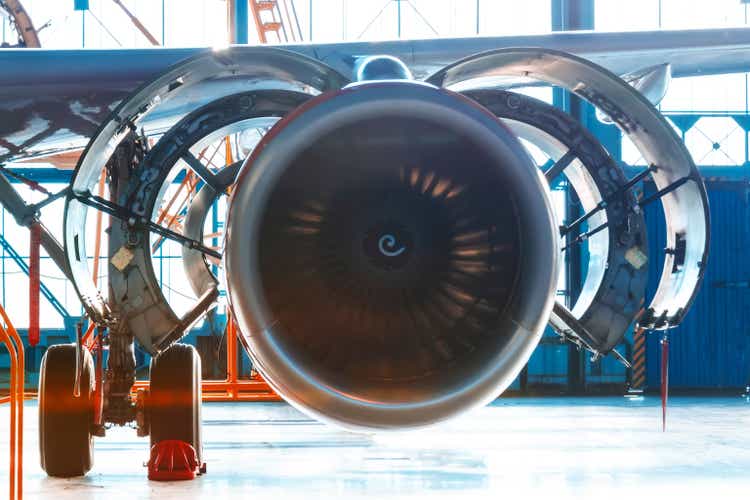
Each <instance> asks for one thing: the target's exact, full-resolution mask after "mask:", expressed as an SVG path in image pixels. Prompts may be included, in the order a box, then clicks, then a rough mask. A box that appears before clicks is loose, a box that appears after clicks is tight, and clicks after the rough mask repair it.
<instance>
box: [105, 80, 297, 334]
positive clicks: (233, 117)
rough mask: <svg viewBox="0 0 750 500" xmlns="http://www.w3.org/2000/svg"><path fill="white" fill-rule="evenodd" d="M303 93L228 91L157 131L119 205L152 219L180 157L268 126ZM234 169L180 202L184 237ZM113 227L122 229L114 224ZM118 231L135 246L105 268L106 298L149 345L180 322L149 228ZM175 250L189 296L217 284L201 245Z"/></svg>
mask: <svg viewBox="0 0 750 500" xmlns="http://www.w3.org/2000/svg"><path fill="white" fill-rule="evenodd" d="M307 99H309V95H308V94H304V93H301V92H293V91H288V90H268V91H262V90H258V91H250V92H242V93H239V94H232V95H229V96H226V97H223V98H220V99H217V100H215V101H213V102H211V103H209V104H207V105H205V106H202V107H200V108H198V109H197V110H195V111H194V112H192V113H190V114H189V115H188V116H186V117H185V118H183V119H182V120H181V121H180V122H179V123H178V124H177V125H175V126H174V127H172V128H171V129H170V130H169V131H168V132H167V133H166V134H164V135H163V136H162V137H161V138H160V140H159V142H157V144H156V145H154V147H153V148H152V149H151V150H150V151H149V152H148V154H147V155H146V156H145V158H144V159H143V161H142V162H141V163H140V164H139V165H138V166H137V167H136V169H135V171H134V173H133V176H132V177H133V179H132V180H131V181H130V185H129V186H128V193H127V194H126V195H125V196H123V200H122V203H123V205H124V206H125V207H126V208H127V209H128V210H129V211H131V212H132V213H135V214H138V215H139V216H142V217H147V218H150V220H156V219H157V213H158V209H159V208H160V206H161V203H162V201H163V197H164V193H165V191H166V189H167V188H168V186H169V185H170V184H171V183H172V182H173V179H174V177H175V176H176V175H177V174H178V173H179V172H180V171H181V170H182V168H183V165H182V163H181V162H182V161H183V160H184V158H185V157H186V155H193V157H195V158H198V157H199V156H200V154H201V151H204V150H205V148H207V147H208V146H210V145H213V144H215V143H216V142H217V141H219V140H223V139H224V138H225V137H228V136H232V135H234V134H241V133H242V132H243V131H245V130H254V129H256V128H264V129H265V128H268V127H270V126H271V125H273V124H274V123H275V122H276V121H277V120H278V118H279V117H280V116H283V115H284V114H286V113H288V112H289V111H291V110H293V109H294V108H296V107H297V106H299V105H300V104H301V103H303V102H305V101H306V100H307ZM235 154H236V155H239V157H238V158H237V160H238V161H240V160H242V159H244V156H242V155H243V154H244V153H243V152H241V151H235ZM238 169H239V164H235V165H232V166H227V167H225V168H222V169H220V170H218V171H211V170H209V171H208V172H207V174H206V173H204V175H208V176H213V179H214V180H213V181H212V182H213V183H215V184H217V186H216V187H221V188H222V192H221V193H219V192H217V190H216V189H215V187H214V186H211V185H209V183H204V184H203V187H202V188H201V189H200V191H199V193H198V194H197V195H196V197H195V198H194V199H193V200H192V201H191V203H190V205H189V206H188V212H187V216H186V219H185V221H184V224H183V226H184V228H183V231H182V233H183V235H184V236H187V237H189V238H192V239H193V240H195V241H201V242H202V241H203V229H204V222H205V218H206V214H207V211H208V209H209V208H210V206H211V204H212V203H213V202H214V201H215V200H216V199H217V198H218V197H219V196H220V195H222V194H224V191H223V190H224V189H226V188H228V187H229V186H230V185H231V184H233V183H234V177H235V175H236V174H237V171H238ZM114 230H115V231H118V232H122V229H120V228H115V229H114ZM124 232H125V233H126V234H125V237H124V238H123V240H124V241H132V242H135V244H133V245H132V246H133V247H137V248H138V250H137V252H136V253H135V257H134V258H133V260H132V261H131V263H130V266H129V267H128V268H127V269H125V270H124V272H123V271H119V270H113V271H112V274H111V276H110V283H111V287H112V289H113V290H115V292H116V293H115V294H114V295H113V297H112V299H111V302H112V305H113V306H114V307H115V308H116V309H117V310H120V311H123V312H124V313H125V314H124V321H125V322H127V323H128V325H129V328H130V330H131V331H133V333H134V334H135V336H136V337H137V338H138V339H139V341H140V342H141V344H143V345H144V346H151V344H152V342H153V341H154V339H161V338H163V337H164V336H165V335H167V334H168V333H170V335H171V336H173V335H175V334H176V333H178V332H175V328H178V327H179V326H181V325H183V322H182V321H181V318H180V317H179V315H178V313H177V312H175V311H174V309H173V308H172V306H171V305H170V304H169V301H168V300H167V298H166V297H165V296H164V293H163V291H162V289H161V287H160V285H159V279H158V275H157V273H156V271H155V270H154V265H153V261H152V255H151V253H152V249H151V245H152V243H153V241H152V238H151V235H150V234H149V231H148V230H147V229H146V228H144V227H131V228H129V229H127V230H125V231H124ZM182 254H183V266H184V269H185V272H186V275H187V278H188V280H189V282H190V285H191V287H192V289H193V292H194V294H195V297H196V300H197V299H198V298H199V297H202V296H203V295H204V294H205V293H207V292H208V291H209V290H210V289H212V288H215V287H216V286H217V285H218V280H217V277H216V276H215V274H214V272H213V270H212V269H211V266H212V265H214V266H215V265H217V264H219V262H217V261H216V260H214V261H213V262H208V261H207V258H206V256H205V255H204V254H203V253H202V252H201V251H199V250H196V249H192V248H190V247H187V246H183V249H182ZM128 290H148V292H149V293H141V294H133V293H127V291H128ZM146 314H148V316H146ZM157 314H158V316H157ZM147 348H149V347H147Z"/></svg>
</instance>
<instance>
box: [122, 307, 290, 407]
mask: <svg viewBox="0 0 750 500" xmlns="http://www.w3.org/2000/svg"><path fill="white" fill-rule="evenodd" d="M226 342H227V378H226V379H224V380H204V381H203V383H202V389H203V401H282V399H281V398H280V397H279V395H278V394H276V393H275V392H274V390H273V389H272V388H271V386H269V385H268V382H266V381H265V380H263V377H261V376H260V375H258V374H257V373H253V375H252V377H250V378H249V379H240V378H239V363H238V353H239V350H238V349H237V327H236V326H235V324H234V321H233V320H232V319H231V318H229V321H228V323H227V331H226ZM148 387H149V382H148V381H147V380H139V381H137V382H136V383H135V385H134V386H133V391H137V390H138V389H148Z"/></svg>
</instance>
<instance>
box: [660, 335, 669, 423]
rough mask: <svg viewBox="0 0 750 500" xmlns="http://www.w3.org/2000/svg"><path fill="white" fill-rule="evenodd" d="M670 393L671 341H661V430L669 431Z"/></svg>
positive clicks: (664, 339) (664, 338)
mask: <svg viewBox="0 0 750 500" xmlns="http://www.w3.org/2000/svg"><path fill="white" fill-rule="evenodd" d="M668 392H669V339H667V335H666V334H664V337H663V338H662V339H661V430H662V432H666V430H667V395H668Z"/></svg>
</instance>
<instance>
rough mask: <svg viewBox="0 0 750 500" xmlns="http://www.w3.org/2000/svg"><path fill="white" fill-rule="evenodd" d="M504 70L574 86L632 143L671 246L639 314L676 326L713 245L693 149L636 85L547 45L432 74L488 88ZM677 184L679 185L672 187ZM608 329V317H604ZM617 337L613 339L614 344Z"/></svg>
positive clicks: (453, 83) (443, 81)
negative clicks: (657, 198)
mask: <svg viewBox="0 0 750 500" xmlns="http://www.w3.org/2000/svg"><path fill="white" fill-rule="evenodd" d="M506 75H511V76H523V77H524V78H529V79H533V80H539V81H543V82H547V83H549V84H553V85H557V86H560V87H562V88H565V89H568V90H570V91H571V92H573V93H575V94H576V95H578V96H580V97H581V98H583V99H586V100H587V101H589V102H590V103H592V104H594V105H595V106H597V107H598V108H600V109H602V110H603V111H604V112H605V113H606V114H608V115H609V116H610V117H611V118H612V120H613V121H614V122H615V123H616V124H617V126H618V127H620V129H621V130H622V131H623V132H624V133H625V134H626V135H628V137H629V138H630V139H631V140H632V141H633V143H634V144H635V146H636V147H637V148H638V150H639V151H640V152H641V154H642V155H643V158H644V159H645V160H646V162H647V163H648V164H649V165H652V166H653V167H655V170H654V171H653V172H652V174H651V177H652V178H653V180H654V183H655V184H656V186H657V188H658V189H659V190H666V191H665V194H664V195H663V196H662V197H661V203H662V206H663V207H664V214H665V218H666V229H667V247H668V249H669V250H668V251H667V252H666V253H665V257H664V268H663V273H662V277H661V280H660V282H659V286H658V288H657V291H656V293H655V295H654V297H653V299H652V301H651V304H650V305H649V306H648V308H647V310H646V312H645V314H644V315H643V316H642V317H641V319H640V320H639V321H640V323H641V324H642V325H643V326H644V327H647V328H657V329H658V328H670V327H672V326H675V325H678V324H679V323H680V321H681V320H682V318H683V317H684V315H685V314H686V313H687V310H688V309H689V307H690V304H691V303H692V301H693V300H694V299H695V295H696V294H697V292H698V287H699V286H700V283H701V281H702V278H703V273H704V270H705V261H706V258H707V254H708V244H709V211H708V201H707V197H706V189H705V186H704V185H703V180H702V179H701V176H700V174H699V173H698V169H697V168H696V167H695V164H694V163H693V159H692V157H691V156H690V153H689V152H688V151H687V149H686V147H685V145H684V144H683V143H682V141H681V140H680V139H679V137H677V135H676V134H675V132H674V130H673V129H672V127H671V125H669V123H668V122H667V121H666V119H665V118H664V117H663V116H662V115H661V114H660V113H659V112H658V110H656V108H654V107H653V105H651V103H650V102H648V100H647V99H646V98H645V97H643V96H642V95H641V94H640V93H638V92H637V91H636V90H635V89H634V88H633V87H632V86H630V85H628V84H627V83H625V82H624V81H623V80H622V79H620V78H619V77H617V76H616V75H614V74H613V73H611V72H609V71H607V70H606V69H604V68H602V67H600V66H598V65H596V64H594V63H592V62H591V61H587V60H585V59H581V58H579V57H576V56H573V55H571V54H566V53H563V52H559V51H555V50H545V49H523V48H521V49H503V50H497V51H493V52H487V53H485V54H478V55H475V56H471V57H469V58H466V59H465V60H463V61H458V62H456V63H454V64H452V65H451V66H448V67H447V68H445V69H443V70H441V71H440V72H438V73H436V74H435V75H433V76H431V77H430V78H428V80H427V81H429V82H431V83H433V84H435V85H440V86H443V87H446V88H456V89H461V90H466V89H471V88H472V87H474V86H483V85H485V84H486V82H487V81H488V80H492V79H496V78H503V77H504V76H506ZM673 188H674V189H673ZM600 321H602V322H603V328H606V325H607V323H608V322H609V321H611V318H610V317H606V316H603V317H601V318H600ZM616 340H617V339H615V335H612V337H611V338H610V339H609V342H610V344H611V345H614V344H612V342H615V341H616Z"/></svg>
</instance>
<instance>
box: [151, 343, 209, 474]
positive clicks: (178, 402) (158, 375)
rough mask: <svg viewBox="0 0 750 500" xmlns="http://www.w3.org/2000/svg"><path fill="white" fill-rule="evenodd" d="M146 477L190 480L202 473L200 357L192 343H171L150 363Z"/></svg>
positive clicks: (203, 467) (203, 470) (203, 468)
mask: <svg viewBox="0 0 750 500" xmlns="http://www.w3.org/2000/svg"><path fill="white" fill-rule="evenodd" d="M147 407H148V415H149V416H148V420H149V431H150V432H149V433H150V435H151V460H150V461H149V479H153V480H179V479H193V478H194V477H195V476H196V475H197V474H199V473H203V472H205V466H204V465H203V450H202V443H201V360H200V357H199V356H198V351H196V350H195V348H194V347H193V346H190V345H186V344H174V345H173V346H171V347H170V348H169V349H167V350H166V351H164V352H163V353H161V354H160V355H159V356H158V357H156V358H154V360H153V361H152V363H151V388H150V392H149V396H148V401H147Z"/></svg>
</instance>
